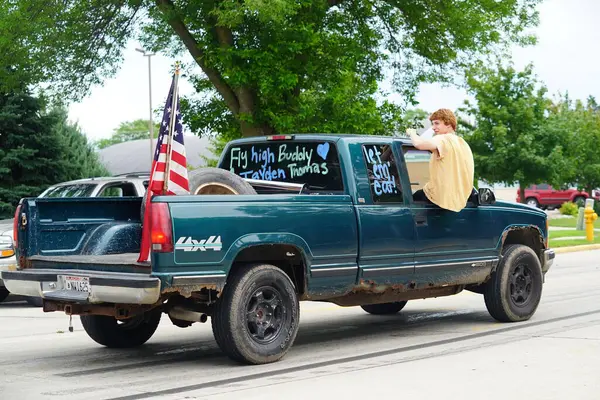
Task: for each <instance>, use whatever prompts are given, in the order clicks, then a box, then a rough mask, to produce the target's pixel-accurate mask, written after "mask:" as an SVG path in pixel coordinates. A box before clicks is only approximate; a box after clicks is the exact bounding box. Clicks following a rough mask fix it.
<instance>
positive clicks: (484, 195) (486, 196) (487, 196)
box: [479, 188, 496, 204]
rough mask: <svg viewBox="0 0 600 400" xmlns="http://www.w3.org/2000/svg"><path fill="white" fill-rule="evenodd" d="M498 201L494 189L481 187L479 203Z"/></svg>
mask: <svg viewBox="0 0 600 400" xmlns="http://www.w3.org/2000/svg"><path fill="white" fill-rule="evenodd" d="M495 202H496V196H495V195H494V192H492V189H490V188H481V189H479V204H494V203H495Z"/></svg>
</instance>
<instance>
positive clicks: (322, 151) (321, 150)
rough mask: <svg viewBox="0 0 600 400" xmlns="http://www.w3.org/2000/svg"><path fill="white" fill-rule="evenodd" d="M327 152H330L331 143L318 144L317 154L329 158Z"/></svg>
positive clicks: (324, 158)
mask: <svg viewBox="0 0 600 400" xmlns="http://www.w3.org/2000/svg"><path fill="white" fill-rule="evenodd" d="M327 153H329V143H323V144H320V145H318V146H317V154H318V155H319V156H321V158H322V159H323V160H326V159H327Z"/></svg>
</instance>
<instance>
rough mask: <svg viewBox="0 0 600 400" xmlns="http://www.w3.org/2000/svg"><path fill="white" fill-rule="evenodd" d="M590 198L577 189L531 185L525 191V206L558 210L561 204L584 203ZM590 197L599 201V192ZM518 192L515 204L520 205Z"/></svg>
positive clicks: (587, 194)
mask: <svg viewBox="0 0 600 400" xmlns="http://www.w3.org/2000/svg"><path fill="white" fill-rule="evenodd" d="M588 197H590V195H589V193H587V192H584V191H580V190H577V189H566V190H557V189H554V188H553V187H552V186H550V185H547V184H539V185H532V186H529V187H528V188H526V189H525V204H529V205H530V206H534V207H538V208H542V209H547V208H558V207H560V206H561V205H562V204H563V203H566V202H568V201H571V202H573V203H577V202H581V203H583V202H585V200H586V199H587V198H588ZM592 197H593V198H594V199H595V200H596V201H600V190H594V191H592ZM520 200H521V199H520V195H519V190H517V203H520V202H521V201H520Z"/></svg>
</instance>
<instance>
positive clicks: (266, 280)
mask: <svg viewBox="0 0 600 400" xmlns="http://www.w3.org/2000/svg"><path fill="white" fill-rule="evenodd" d="M299 319H300V306H299V302H298V297H297V295H296V290H295V288H294V284H293V283H292V281H291V280H290V278H289V276H288V275H287V274H286V273H285V272H283V271H282V270H281V269H279V268H277V267H275V266H273V265H268V264H262V265H247V266H242V267H241V268H240V269H238V270H237V271H236V272H234V273H233V274H232V276H231V278H230V279H229V280H228V282H227V285H226V286H225V289H224V291H223V294H222V296H221V297H220V298H219V300H218V301H217V303H216V305H215V309H214V313H213V315H212V318H211V323H212V329H213V334H214V336H215V340H216V342H217V344H218V345H219V347H220V348H221V350H222V351H223V352H224V353H225V354H227V356H228V357H229V358H231V359H233V360H235V361H238V362H243V363H247V364H266V363H271V362H275V361H278V360H280V359H281V358H283V356H284V355H285V354H286V353H287V352H288V351H289V349H290V348H291V347H292V344H293V343H294V340H295V339H296V335H297V333H298V324H299Z"/></svg>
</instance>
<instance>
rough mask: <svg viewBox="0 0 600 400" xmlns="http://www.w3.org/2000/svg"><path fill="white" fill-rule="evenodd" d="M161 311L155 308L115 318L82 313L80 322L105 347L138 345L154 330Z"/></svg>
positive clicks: (148, 337) (146, 339)
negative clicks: (130, 316)
mask: <svg viewBox="0 0 600 400" xmlns="http://www.w3.org/2000/svg"><path fill="white" fill-rule="evenodd" d="M160 317H161V311H160V309H155V310H152V311H148V312H146V313H144V314H140V315H137V316H135V317H132V318H129V319H125V320H117V319H115V318H113V317H108V316H105V315H82V316H81V324H82V325H83V329H85V331H86V332H87V334H88V335H89V337H91V338H92V339H93V340H94V341H95V342H97V343H98V344H101V345H103V346H106V347H114V348H130V347H137V346H140V345H142V344H144V343H146V342H147V341H148V339H150V338H151V337H152V335H154V332H156V328H158V324H159V322H160Z"/></svg>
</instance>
